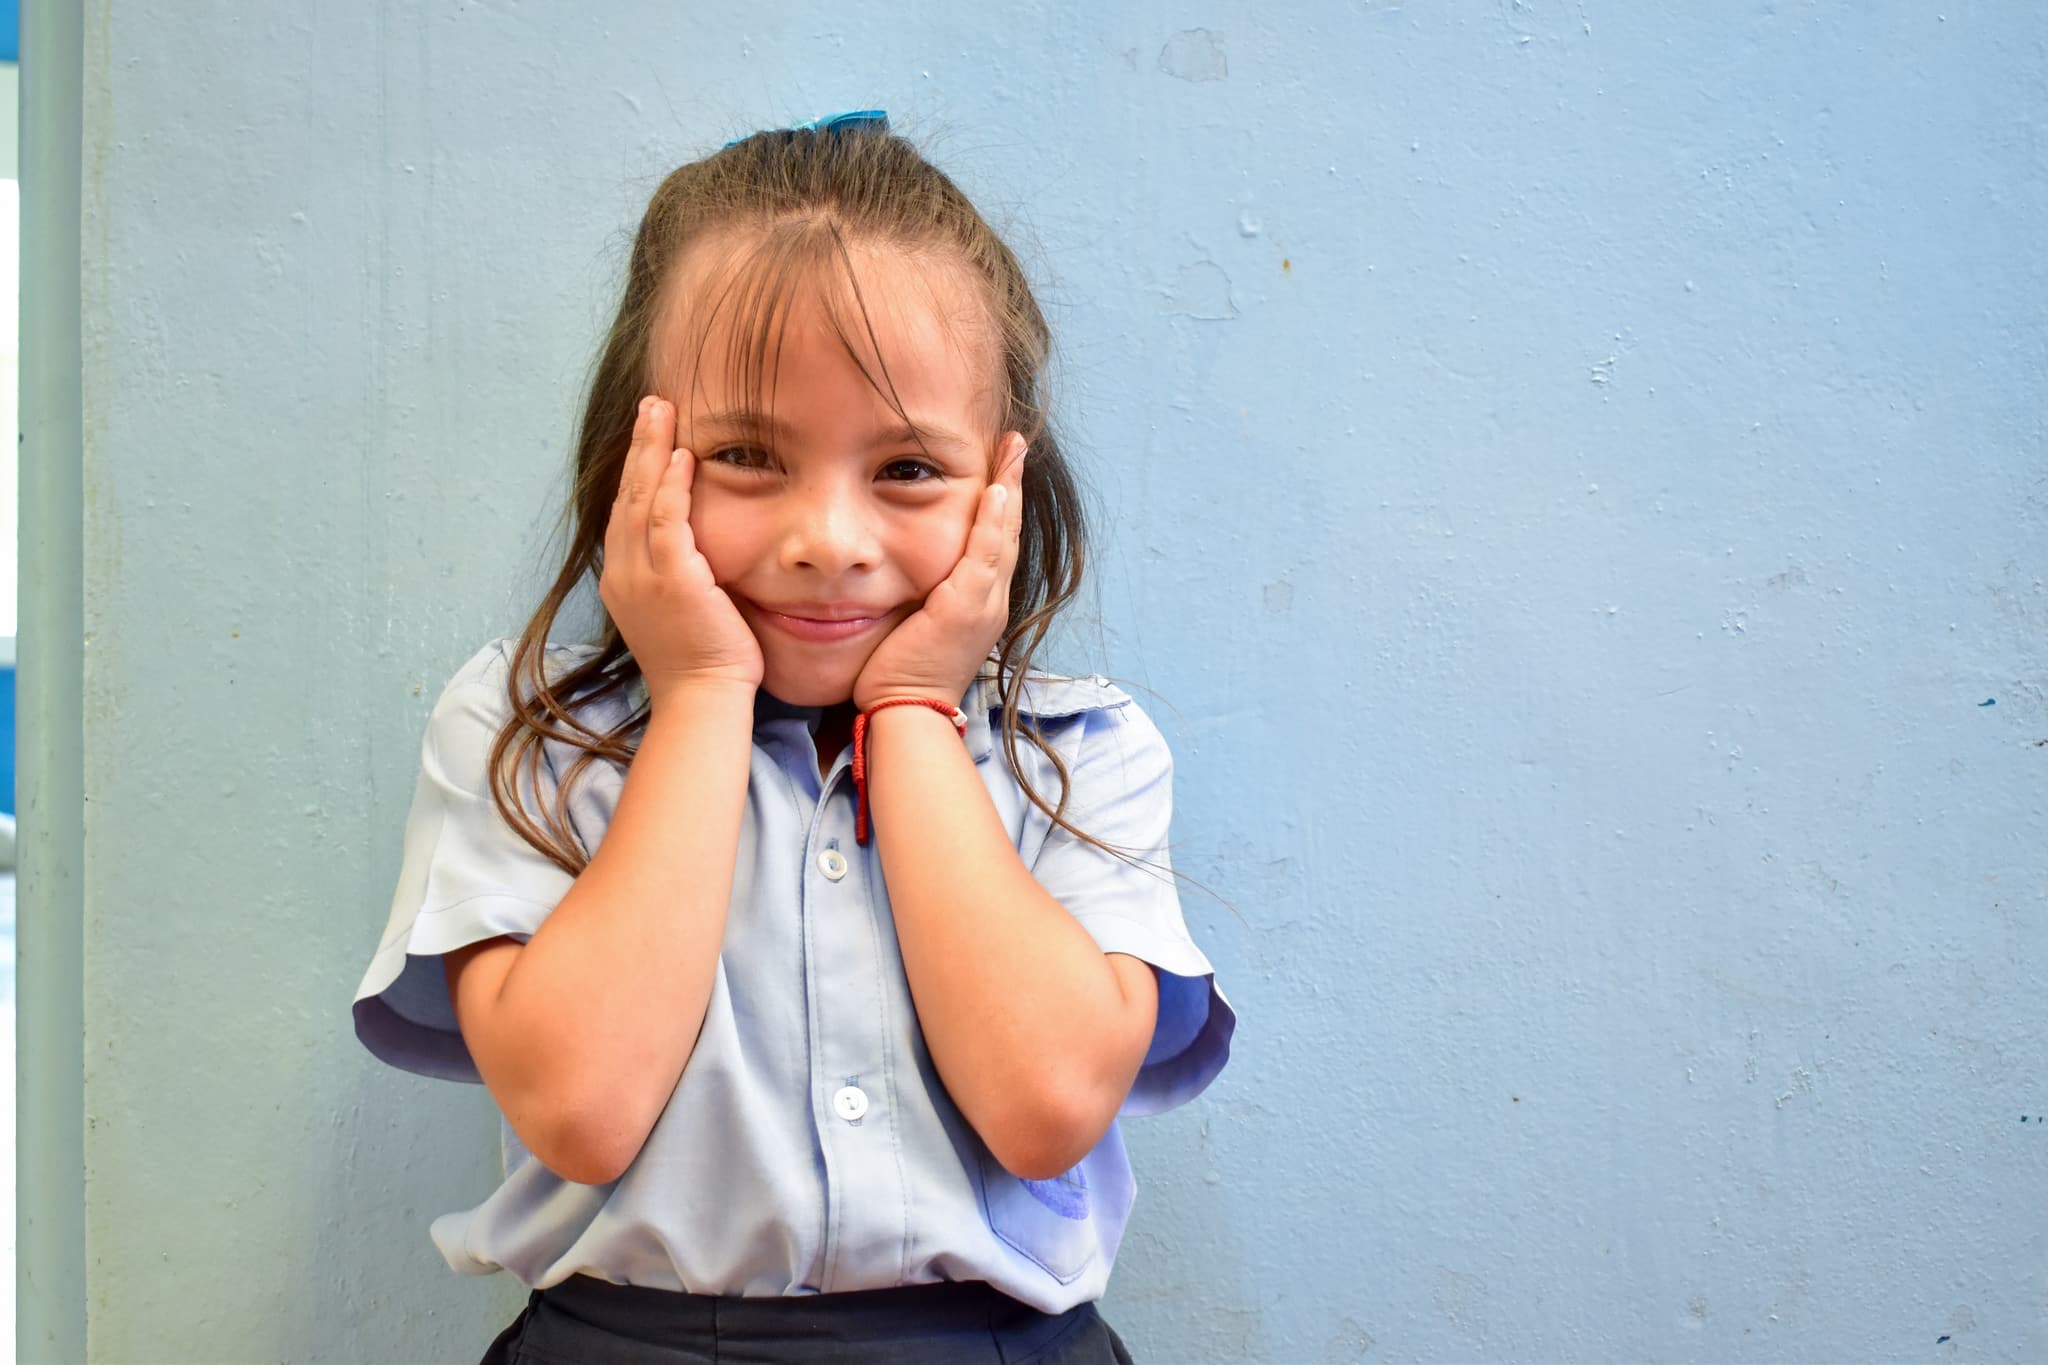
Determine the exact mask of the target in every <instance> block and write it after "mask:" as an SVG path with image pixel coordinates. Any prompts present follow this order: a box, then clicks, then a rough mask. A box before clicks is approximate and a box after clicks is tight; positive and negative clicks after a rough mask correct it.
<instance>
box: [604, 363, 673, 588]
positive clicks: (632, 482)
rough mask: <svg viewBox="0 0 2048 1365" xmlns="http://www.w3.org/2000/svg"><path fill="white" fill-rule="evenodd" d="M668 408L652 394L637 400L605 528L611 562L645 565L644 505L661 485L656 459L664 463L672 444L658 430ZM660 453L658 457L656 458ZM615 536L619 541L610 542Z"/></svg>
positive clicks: (608, 555)
mask: <svg viewBox="0 0 2048 1365" xmlns="http://www.w3.org/2000/svg"><path fill="white" fill-rule="evenodd" d="M667 406H668V405H667V404H665V403H663V402H662V400H661V399H659V398H657V397H655V396H654V395H652V394H649V395H647V396H646V397H644V398H642V399H641V400H640V408H639V411H638V413H637V414H636V415H635V417H634V421H633V439H632V441H631V443H630V444H629V445H628V446H627V447H626V458H625V460H624V461H623V462H622V463H621V464H620V466H619V491H618V496H617V497H616V498H615V499H614V500H613V503H612V515H611V520H610V523H609V525H607V527H606V528H605V555H606V557H607V558H610V557H611V556H612V555H613V554H615V553H616V554H620V555H624V556H626V557H628V558H629V559H635V560H639V561H640V562H644V559H645V546H646V537H647V528H646V515H647V510H646V509H647V503H648V500H649V499H650V498H652V497H653V495H654V488H655V485H656V484H657V483H658V482H659V481H660V467H659V465H658V464H657V463H656V460H657V459H666V458H667V454H666V452H667V451H668V450H669V449H670V448H671V443H670V442H668V441H666V440H664V439H662V435H661V427H662V423H663V421H664V420H665V419H666V420H668V421H670V422H673V420H674V419H673V417H667V416H666V414H665V412H664V409H666V408H667ZM657 451H659V452H661V454H660V455H659V456H657V455H656V452H657ZM614 533H616V534H617V535H618V537H619V538H618V540H617V541H616V542H614V541H613V539H612V536H613V534H614Z"/></svg>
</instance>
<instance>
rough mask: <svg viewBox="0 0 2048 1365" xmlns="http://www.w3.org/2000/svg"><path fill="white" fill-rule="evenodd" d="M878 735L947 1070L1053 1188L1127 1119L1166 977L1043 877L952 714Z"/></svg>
mask: <svg viewBox="0 0 2048 1365" xmlns="http://www.w3.org/2000/svg"><path fill="white" fill-rule="evenodd" d="M868 726H869V731H868V736H869V744H870V748H869V750H868V754H867V761H868V771H869V779H868V781H869V788H868V793H869V795H868V800H869V808H870V810H871V812H872V814H873V819H874V827H875V840H876V843H877V845H878V847H879V848H880V850H881V858H882V875H883V877H884V878H885V879H886V880H887V882H888V886H889V900H890V903H891V905H892V906H893V907H894V911H895V916H896V936H897V939H898V941H899V942H900V944H901V947H902V952H903V969H904V973H905V975H906V976H907V977H908V978H909V981H910V992H911V998H912V1000H913V1001H914V1002H915V1004H916V1006H917V1016H918V1022H919V1024H920V1025H921V1026H922V1027H923V1030H924V1036H925V1042H926V1044H927V1046H928V1047H929V1048H930V1049H931V1054H932V1062H933V1064H934V1065H935V1066H936V1067H937V1068H938V1071H939V1076H940V1078H941V1079H942V1080H943V1081H944V1082H945V1085H946V1090H947V1092H948V1093H949V1094H950V1095H951V1096H952V1098H953V1102H954V1103H955V1104H956V1105H958V1106H959V1108H960V1112H961V1113H962V1114H963V1115H964V1116H965V1117H966V1119H967V1121H968V1122H969V1123H970V1124H972V1125H973V1126H974V1130H975V1132H977V1133H979V1134H980V1135H981V1139H982V1141H983V1142H984V1143H986V1144H987V1146H988V1149H989V1151H990V1153H991V1154H992V1155H994V1157H995V1158H996V1160H997V1161H999V1162H1001V1163H1002V1164H1003V1167H1004V1168H1005V1169H1006V1170H1008V1171H1010V1172H1011V1174H1013V1175H1016V1176H1019V1177H1021V1178H1023V1179H1026V1180H1043V1179H1049V1178H1051V1177H1052V1176H1055V1175H1058V1174H1060V1173H1061V1172H1063V1171H1066V1170H1068V1169H1070V1168H1072V1167H1073V1166H1074V1165H1075V1164H1076V1163H1077V1162H1079V1161H1080V1159H1081V1158H1082V1157H1083V1156H1086V1155H1087V1154H1088V1152H1089V1151H1090V1150H1091V1149H1093V1148H1094V1146H1095V1144H1096V1143H1097V1142H1099V1141H1101V1139H1102V1135H1103V1134H1104V1133H1105V1132H1107V1131H1108V1129H1109V1125H1110V1123H1111V1121H1112V1120H1114V1119H1115V1118H1116V1114H1117V1110H1118V1108H1119V1107H1120V1106H1121V1105H1122V1103H1123V1100H1124V1097H1125V1096H1126V1095H1127V1094H1128V1093H1129V1092H1130V1088H1131V1083H1132V1081H1133V1080H1135V1079H1136V1077H1137V1074H1138V1068H1139V1065H1140V1064H1141V1063H1142V1062H1143V1061H1144V1059H1145V1052H1146V1049H1147V1047H1148V1046H1149V1045H1150V1043H1151V1039H1152V1031H1153V1026H1154V1023H1155V1021H1156V1018H1157V1014H1158V1008H1159V982H1158V978H1157V977H1156V976H1155V975H1154V974H1153V970H1152V968H1151V966H1150V965H1149V964H1147V963H1145V962H1143V961H1140V960H1139V959H1137V958H1135V957H1130V956H1127V955H1125V954H1122V953H1104V952H1103V951H1102V949H1101V948H1100V947H1099V946H1097V944H1096V942H1095V940H1094V939H1093V938H1092V937H1091V936H1090V935H1089V933H1088V931H1087V930H1086V929H1084V928H1082V927H1081V925H1080V923H1079V922H1078V921H1077V920H1075V919H1074V917H1073V916H1072V915H1070V914H1068V913H1067V911H1066V909H1065V907H1063V906H1062V905H1061V904H1060V903H1059V902H1058V901H1057V900H1055V899H1054V898H1053V897H1052V895H1051V894H1050V893H1048V892H1047V891H1046V890H1045V888H1044V887H1042V886H1040V885H1039V884H1038V881H1037V879H1036V878H1034V877H1033V876H1032V875H1031V870H1030V869H1029V868H1027V867H1025V866H1024V862H1023V859H1021V858H1020V857H1019V856H1018V854H1017V849H1016V846H1015V845H1014V844H1012V843H1011V841H1010V838H1009V835H1008V833H1007V832H1006V831H1005V830H1004V828H1003V825H1002V821H1001V819H1000V817H999V816H998V815H997V814H996V809H995V803H994V801H993V800H992V799H991V798H990V796H989V793H988V788H987V787H985V786H984V785H983V784H982V780H981V775H980V772H979V771H978V770H977V769H976V767H975V765H974V760H973V759H972V758H971V757H970V756H969V755H968V753H967V750H966V747H965V746H963V745H962V744H961V743H960V736H959V734H958V733H957V732H956V731H955V730H954V728H953V725H952V722H951V721H949V720H948V719H947V718H946V717H945V716H943V715H940V714H938V713H937V712H934V711H931V710H928V709H927V708H925V707H921V706H896V707H890V708H888V709H886V710H882V711H879V712H877V713H875V714H874V715H873V716H871V717H870V718H869V721H868Z"/></svg>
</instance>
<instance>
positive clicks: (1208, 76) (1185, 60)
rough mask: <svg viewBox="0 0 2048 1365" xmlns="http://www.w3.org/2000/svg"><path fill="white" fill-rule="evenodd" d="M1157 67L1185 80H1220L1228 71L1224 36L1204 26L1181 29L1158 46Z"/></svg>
mask: <svg viewBox="0 0 2048 1365" xmlns="http://www.w3.org/2000/svg"><path fill="white" fill-rule="evenodd" d="M1159 69H1160V70H1161V71H1164V72H1165V73H1166V74H1167V75H1169V76H1174V77H1177V78H1178V79H1180V80H1184V81H1220V80H1222V79H1224V78H1225V77H1226V76H1228V75H1229V74H1230V66H1229V63H1228V62H1227V61H1226V60H1225V59H1224V56H1223V35H1222V34H1220V33H1214V32H1211V31H1210V30H1208V29H1206V28H1190V29H1184V30H1182V31H1181V32H1179V33H1176V34H1174V35H1173V36H1172V37H1171V38H1168V39H1167V40H1166V45H1165V46H1164V47H1162V48H1160V49H1159Z"/></svg>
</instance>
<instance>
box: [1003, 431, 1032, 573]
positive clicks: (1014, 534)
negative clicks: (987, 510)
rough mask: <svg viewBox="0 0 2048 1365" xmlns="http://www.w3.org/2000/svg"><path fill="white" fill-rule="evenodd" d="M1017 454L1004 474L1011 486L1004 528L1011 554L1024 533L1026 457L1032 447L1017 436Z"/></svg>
mask: <svg viewBox="0 0 2048 1365" xmlns="http://www.w3.org/2000/svg"><path fill="white" fill-rule="evenodd" d="M1014 439H1015V444H1016V453H1015V454H1013V455H1012V456H1011V457H1010V463H1009V465H1008V466H1007V467H1006V468H1005V470H1004V474H1005V477H1006V479H1007V481H1008V483H1009V486H1010V496H1009V498H1008V499H1007V500H1006V501H1007V506H1006V507H1005V508H1004V516H1005V521H1004V528H1005V529H1006V530H1007V531H1009V533H1010V541H1011V552H1012V553H1013V554H1014V553H1015V549H1016V541H1017V539H1018V537H1019V536H1021V535H1022V534H1023V532H1024V457H1025V456H1026V455H1027V454H1029V453H1030V449H1031V448H1030V446H1029V445H1027V444H1026V443H1025V440H1024V438H1023V437H1022V436H1016V437H1015V438H1014Z"/></svg>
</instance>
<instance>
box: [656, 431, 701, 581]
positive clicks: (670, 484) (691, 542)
mask: <svg viewBox="0 0 2048 1365" xmlns="http://www.w3.org/2000/svg"><path fill="white" fill-rule="evenodd" d="M696 471H697V461H696V458H695V457H694V456H692V455H691V454H690V452H689V451H687V450H683V449H681V448H680V447H679V448H677V449H675V450H673V451H671V452H670V455H669V461H668V464H667V466H666V467H665V468H663V470H662V471H661V478H660V479H659V480H658V481H657V482H656V484H655V487H654V496H653V497H652V498H650V499H648V502H647V562H648V563H649V564H650V565H651V566H652V567H653V569H654V574H655V577H656V578H658V579H662V580H664V581H667V580H673V579H677V578H680V577H683V576H684V575H685V570H687V568H688V567H689V564H690V561H691V559H692V558H693V557H694V556H695V553H696V548H697V545H696V540H695V538H694V537H693V536H692V535H691V533H690V487H691V484H692V483H693V481H694V480H695V478H696Z"/></svg>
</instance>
